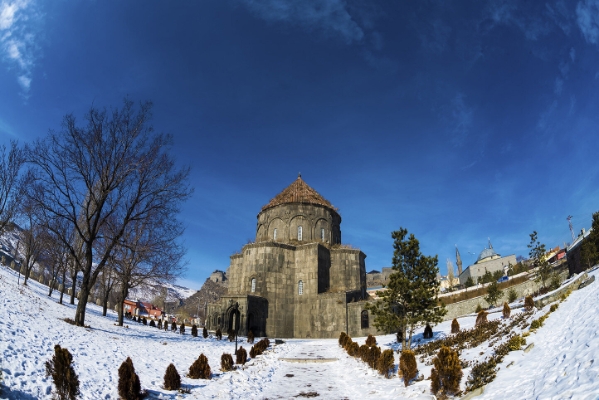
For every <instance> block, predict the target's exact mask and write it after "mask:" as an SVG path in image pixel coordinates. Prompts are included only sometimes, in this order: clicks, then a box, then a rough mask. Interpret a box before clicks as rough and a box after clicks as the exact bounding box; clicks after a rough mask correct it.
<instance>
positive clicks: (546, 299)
mask: <svg viewBox="0 0 599 400" xmlns="http://www.w3.org/2000/svg"><path fill="white" fill-rule="evenodd" d="M588 277H589V275H588V274H587V273H586V272H584V273H582V274H579V275H578V276H576V277H575V278H574V279H572V280H571V281H570V282H568V283H566V284H565V285H563V286H560V287H559V288H558V289H556V290H554V291H553V292H551V293H548V294H546V295H545V296H543V297H541V298H539V299H537V300H535V307H536V308H542V307H544V306H546V305H547V304H549V303H553V302H554V301H558V300H559V299H560V297H562V295H563V294H564V293H566V292H567V291H568V290H578V285H580V284H581V283H582V282H583V281H584V280H585V279H587V278H588Z"/></svg>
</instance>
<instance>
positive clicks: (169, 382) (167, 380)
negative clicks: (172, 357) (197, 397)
mask: <svg viewBox="0 0 599 400" xmlns="http://www.w3.org/2000/svg"><path fill="white" fill-rule="evenodd" d="M164 389H165V390H179V389H181V376H180V375H179V372H177V368H175V366H174V365H173V364H172V363H171V364H169V366H168V367H167V368H166V372H165V373H164Z"/></svg>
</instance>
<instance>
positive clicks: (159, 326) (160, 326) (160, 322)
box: [158, 319, 162, 329]
mask: <svg viewBox="0 0 599 400" xmlns="http://www.w3.org/2000/svg"><path fill="white" fill-rule="evenodd" d="M158 329H162V320H161V319H159V320H158Z"/></svg>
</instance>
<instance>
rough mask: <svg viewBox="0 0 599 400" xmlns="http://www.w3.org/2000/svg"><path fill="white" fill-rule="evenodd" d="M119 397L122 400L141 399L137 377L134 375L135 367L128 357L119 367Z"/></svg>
mask: <svg viewBox="0 0 599 400" xmlns="http://www.w3.org/2000/svg"><path fill="white" fill-rule="evenodd" d="M118 390H119V396H121V399H123V400H138V399H141V398H142V395H141V384H140V382H139V376H137V374H136V373H135V367H134V366H133V361H132V360H131V358H130V357H127V359H126V360H125V361H123V363H122V364H121V366H120V367H119V386H118Z"/></svg>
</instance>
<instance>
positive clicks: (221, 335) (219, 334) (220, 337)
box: [215, 328, 223, 340]
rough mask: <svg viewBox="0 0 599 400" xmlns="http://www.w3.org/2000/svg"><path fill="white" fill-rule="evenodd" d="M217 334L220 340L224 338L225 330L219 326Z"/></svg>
mask: <svg viewBox="0 0 599 400" xmlns="http://www.w3.org/2000/svg"><path fill="white" fill-rule="evenodd" d="M215 336H216V338H217V339H218V340H222V339H223V332H222V331H221V330H220V328H218V329H217V330H216V333H215Z"/></svg>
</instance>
